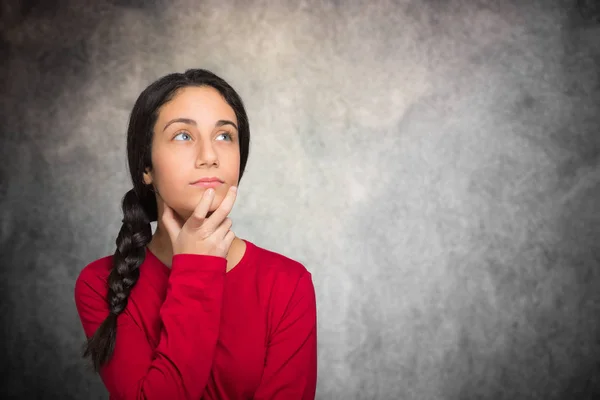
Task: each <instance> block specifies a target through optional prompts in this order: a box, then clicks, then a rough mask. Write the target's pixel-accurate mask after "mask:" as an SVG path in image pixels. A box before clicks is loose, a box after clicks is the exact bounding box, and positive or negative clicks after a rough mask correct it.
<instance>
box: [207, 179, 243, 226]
mask: <svg viewBox="0 0 600 400" xmlns="http://www.w3.org/2000/svg"><path fill="white" fill-rule="evenodd" d="M236 196H237V187H235V186H231V187H230V188H229V190H228V191H227V195H226V196H225V198H224V199H223V201H222V202H221V204H219V207H218V208H217V209H216V210H215V211H214V212H213V213H212V215H211V216H210V217H208V218H207V219H206V222H205V225H206V228H207V229H209V230H213V231H214V230H216V229H217V227H218V226H219V225H221V223H222V222H223V220H224V219H225V218H227V216H228V215H229V213H230V212H231V210H232V209H233V204H234V203H235V198H236Z"/></svg>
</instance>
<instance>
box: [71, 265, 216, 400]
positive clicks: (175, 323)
mask: <svg viewBox="0 0 600 400" xmlns="http://www.w3.org/2000/svg"><path fill="white" fill-rule="evenodd" d="M226 264H227V263H226V260H225V259H224V258H221V257H212V256H201V255H191V254H182V255H176V256H174V257H173V263H172V267H171V268H172V271H171V274H170V276H169V280H168V286H167V295H166V299H165V301H164V303H163V305H162V307H161V308H160V319H161V320H162V325H163V326H162V330H161V332H160V342H159V343H158V346H157V347H156V348H155V349H154V350H153V349H152V347H151V346H150V344H149V343H148V339H147V338H146V334H145V333H144V331H143V330H142V329H140V326H138V324H136V321H135V317H132V315H131V313H130V312H129V311H128V310H127V309H126V310H125V312H124V313H122V314H121V315H120V316H119V317H118V323H117V339H116V342H115V350H114V353H113V356H112V358H111V360H110V361H109V362H108V363H107V364H106V365H105V367H103V368H102V369H101V371H100V376H101V377H102V380H103V381H104V384H105V385H106V388H107V389H108V391H109V393H110V394H111V397H114V398H117V399H123V400H125V399H161V400H163V399H167V398H168V399H199V398H200V397H201V396H202V393H203V391H204V388H205V386H206V383H207V381H208V378H209V373H210V370H211V367H212V361H213V356H214V351H215V346H216V343H217V337H218V334H219V323H220V317H221V300H222V292H223V282H224V278H225V268H226ZM87 271H88V272H92V270H91V269H89V270H87ZM90 275H91V274H89V273H88V274H86V273H82V274H81V275H80V277H79V278H78V280H77V283H76V286H75V300H76V305H77V309H78V312H79V315H80V318H81V321H82V324H83V327H84V330H85V333H86V336H88V337H89V336H91V335H92V334H93V333H94V332H95V330H96V329H97V328H98V326H99V325H100V324H101V323H102V321H104V319H105V318H106V316H107V315H108V305H107V303H106V300H105V298H106V297H105V296H106V292H102V293H99V292H98V291H97V290H96V289H95V288H94V287H93V284H92V283H90V280H93V279H95V278H96V277H95V276H90ZM134 290H135V287H134ZM191 339H193V340H191Z"/></svg>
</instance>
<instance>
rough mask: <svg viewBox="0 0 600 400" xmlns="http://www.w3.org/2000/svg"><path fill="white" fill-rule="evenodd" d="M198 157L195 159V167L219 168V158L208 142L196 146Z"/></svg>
mask: <svg viewBox="0 0 600 400" xmlns="http://www.w3.org/2000/svg"><path fill="white" fill-rule="evenodd" d="M198 147H199V149H198V157H197V158H196V167H213V166H219V158H218V157H217V153H216V152H215V149H214V148H213V146H212V143H210V142H204V143H200V144H199V145H198Z"/></svg>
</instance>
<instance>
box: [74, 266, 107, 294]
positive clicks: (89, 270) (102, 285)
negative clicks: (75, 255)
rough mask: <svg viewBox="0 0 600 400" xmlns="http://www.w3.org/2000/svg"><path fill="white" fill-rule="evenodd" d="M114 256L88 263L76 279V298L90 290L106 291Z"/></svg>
mask: <svg viewBox="0 0 600 400" xmlns="http://www.w3.org/2000/svg"><path fill="white" fill-rule="evenodd" d="M112 260H113V256H112V255H110V256H106V257H102V258H100V259H97V260H95V261H92V262H90V263H89V264H87V265H86V266H85V267H84V268H83V269H82V270H81V271H80V272H79V275H78V276H77V280H76V281H75V298H78V297H80V296H81V295H85V294H86V293H89V292H96V293H99V294H101V293H106V291H107V288H106V282H107V280H108V275H109V274H110V270H111V268H112Z"/></svg>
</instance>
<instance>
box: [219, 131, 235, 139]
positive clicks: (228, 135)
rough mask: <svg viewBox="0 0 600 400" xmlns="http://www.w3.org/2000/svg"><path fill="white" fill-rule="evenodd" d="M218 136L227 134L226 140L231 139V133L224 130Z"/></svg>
mask: <svg viewBox="0 0 600 400" xmlns="http://www.w3.org/2000/svg"><path fill="white" fill-rule="evenodd" d="M219 136H227V140H229V141H231V140H232V139H231V135H230V134H229V133H225V132H224V133H220V134H219V135H218V136H217V137H219Z"/></svg>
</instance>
